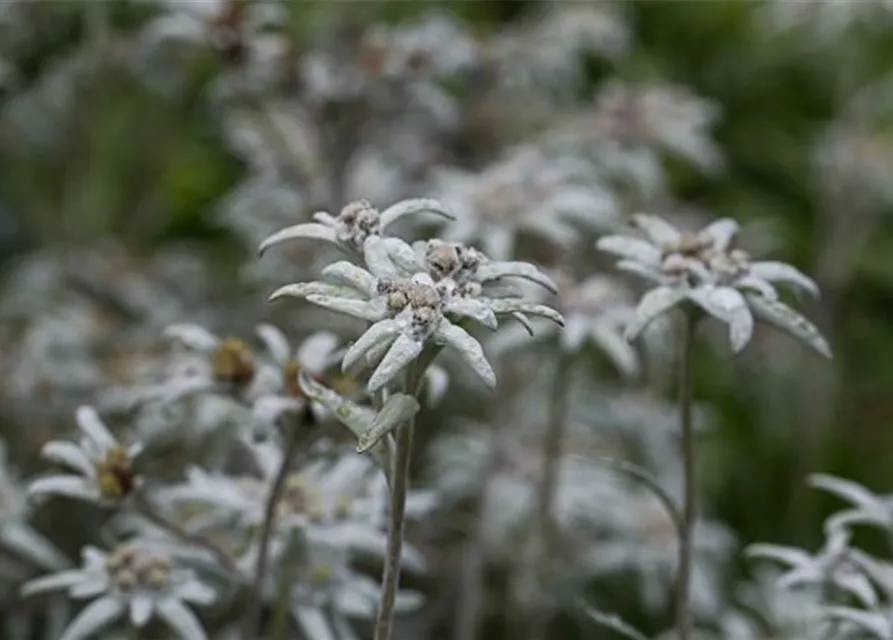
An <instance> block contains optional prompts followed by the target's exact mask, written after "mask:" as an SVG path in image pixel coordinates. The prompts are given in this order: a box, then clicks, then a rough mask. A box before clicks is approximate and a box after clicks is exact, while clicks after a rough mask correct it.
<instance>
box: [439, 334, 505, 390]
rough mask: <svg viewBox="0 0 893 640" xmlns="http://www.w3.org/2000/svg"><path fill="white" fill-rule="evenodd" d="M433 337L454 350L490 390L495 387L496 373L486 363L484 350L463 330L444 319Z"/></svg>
mask: <svg viewBox="0 0 893 640" xmlns="http://www.w3.org/2000/svg"><path fill="white" fill-rule="evenodd" d="M434 336H435V338H436V339H437V341H438V342H439V343H441V344H446V345H449V346H451V347H453V348H454V349H456V350H457V351H458V352H459V355H460V356H462V359H463V360H464V361H465V363H466V364H468V366H470V367H471V368H472V370H474V372H475V373H476V374H478V376H479V377H480V378H481V380H483V381H484V384H486V385H487V386H488V387H489V388H490V389H493V388H494V387H495V386H496V373H494V371H493V367H492V366H490V363H489V362H488V361H487V356H486V355H484V348H483V347H482V346H481V343H480V342H478V341H477V340H475V339H474V338H473V337H472V336H471V335H470V334H469V333H468V332H467V331H465V329H463V328H462V327H459V326H457V325H454V324H453V323H452V322H450V321H449V320H447V319H446V318H444V319H443V320H441V322H440V326H439V327H438V328H437V331H436V332H435V333H434Z"/></svg>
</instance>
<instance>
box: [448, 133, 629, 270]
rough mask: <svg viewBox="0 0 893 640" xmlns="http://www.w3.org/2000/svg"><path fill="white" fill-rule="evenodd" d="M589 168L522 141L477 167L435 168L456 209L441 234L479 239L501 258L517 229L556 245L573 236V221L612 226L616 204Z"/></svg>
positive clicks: (575, 234) (576, 232) (568, 241)
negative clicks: (503, 156)
mask: <svg viewBox="0 0 893 640" xmlns="http://www.w3.org/2000/svg"><path fill="white" fill-rule="evenodd" d="M591 173H592V172H591V170H589V169H588V167H581V166H577V165H575V164H573V163H572V162H571V161H568V160H567V159H566V158H565V159H562V158H560V157H558V158H549V157H547V156H546V155H545V154H543V153H542V152H541V151H540V150H538V149H535V148H530V147H522V148H521V149H519V150H517V151H516V152H515V153H514V154H513V155H511V156H509V157H508V158H506V159H504V160H502V161H501V162H499V163H497V164H495V165H493V166H492V167H490V168H488V169H487V170H485V171H484V172H483V173H480V174H475V173H460V172H458V171H454V170H449V171H444V172H442V173H441V176H440V179H439V181H440V184H441V186H440V190H441V192H442V196H441V198H442V199H443V201H444V202H445V203H446V204H447V205H448V206H449V207H450V209H451V210H453V211H456V212H457V217H458V220H457V222H456V224H454V225H451V226H449V227H448V228H447V229H445V231H444V237H445V239H447V240H451V241H458V242H463V243H468V242H472V241H475V242H479V243H480V244H481V246H482V247H483V248H484V251H485V252H486V254H487V255H489V256H491V257H493V258H495V259H497V260H507V259H509V258H510V257H511V256H512V254H513V253H514V248H515V244H516V241H517V238H518V235H519V234H522V233H532V234H535V235H537V236H540V237H543V238H545V239H546V240H548V241H550V242H552V243H553V244H555V245H557V246H559V247H567V246H569V245H571V244H573V243H574V241H575V240H576V239H577V238H579V236H580V232H579V230H577V229H576V228H575V225H574V223H575V222H576V223H583V224H585V225H586V226H589V227H594V228H596V229H606V228H613V227H614V226H615V225H616V223H617V221H618V211H619V204H618V202H617V201H616V199H615V198H614V196H613V195H612V194H611V192H610V191H608V190H607V189H605V188H604V187H602V186H601V185H599V184H598V183H597V182H593V180H592V175H591Z"/></svg>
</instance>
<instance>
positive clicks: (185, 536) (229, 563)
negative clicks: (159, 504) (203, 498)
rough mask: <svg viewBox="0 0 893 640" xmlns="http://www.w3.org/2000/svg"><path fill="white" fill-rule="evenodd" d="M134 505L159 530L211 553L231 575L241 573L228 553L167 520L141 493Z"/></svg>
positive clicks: (136, 497) (135, 497)
mask: <svg viewBox="0 0 893 640" xmlns="http://www.w3.org/2000/svg"><path fill="white" fill-rule="evenodd" d="M133 505H134V509H135V510H136V512H137V513H139V514H140V515H141V516H143V517H144V518H145V519H146V520H148V521H149V522H151V523H152V524H154V525H155V526H157V527H158V528H160V529H163V530H165V531H167V532H168V533H170V534H171V535H172V536H174V537H175V538H177V539H178V540H180V541H182V542H185V543H186V544H189V545H192V546H193V547H197V548H199V549H204V550H206V551H208V552H210V553H211V554H212V555H213V556H214V558H215V559H216V560H217V562H218V563H219V564H220V566H221V567H223V568H224V569H226V570H227V571H229V572H230V573H233V574H236V573H238V572H239V569H238V567H236V565H235V562H234V561H233V559H232V558H231V557H230V555H229V554H228V553H226V552H225V551H223V550H222V549H220V548H219V547H217V545H215V544H214V543H213V542H211V541H210V540H208V539H207V538H205V537H204V536H201V535H198V534H194V533H191V532H189V531H187V530H186V529H184V528H183V527H181V526H180V525H179V524H177V523H176V522H171V521H170V520H168V519H167V518H165V517H164V516H163V515H161V514H160V513H158V511H156V510H155V508H154V507H153V506H152V505H151V503H150V502H149V501H148V499H147V498H146V497H145V496H144V495H142V494H139V493H138V494H136V495H135V496H134V501H133Z"/></svg>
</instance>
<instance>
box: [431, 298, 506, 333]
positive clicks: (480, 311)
mask: <svg viewBox="0 0 893 640" xmlns="http://www.w3.org/2000/svg"><path fill="white" fill-rule="evenodd" d="M443 310H444V312H446V313H449V314H452V315H454V316H458V317H460V318H471V319H472V320H477V321H478V322H480V323H481V324H482V325H484V326H485V327H487V328H488V329H496V328H497V327H498V326H499V323H498V322H497V321H496V315H495V314H494V313H493V310H492V309H491V308H490V306H489V305H488V304H487V303H486V302H485V301H484V300H481V299H478V298H450V299H449V300H447V303H446V304H445V305H444V308H443Z"/></svg>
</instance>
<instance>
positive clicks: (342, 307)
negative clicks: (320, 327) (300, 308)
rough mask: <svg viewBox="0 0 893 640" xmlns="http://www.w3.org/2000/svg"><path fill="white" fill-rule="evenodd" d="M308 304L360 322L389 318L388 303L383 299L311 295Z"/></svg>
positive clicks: (308, 297)
mask: <svg viewBox="0 0 893 640" xmlns="http://www.w3.org/2000/svg"><path fill="white" fill-rule="evenodd" d="M307 302H310V303H312V304H315V305H317V306H319V307H322V308H324V309H329V310H330V311H336V312H338V313H343V314H344V315H348V316H352V317H354V318H357V319H359V320H366V321H368V322H378V321H380V320H384V319H385V318H387V317H388V313H389V311H388V306H387V301H386V300H384V299H383V298H376V299H374V300H357V299H354V298H339V297H333V296H326V295H315V294H314V295H309V296H307Z"/></svg>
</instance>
